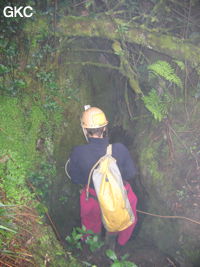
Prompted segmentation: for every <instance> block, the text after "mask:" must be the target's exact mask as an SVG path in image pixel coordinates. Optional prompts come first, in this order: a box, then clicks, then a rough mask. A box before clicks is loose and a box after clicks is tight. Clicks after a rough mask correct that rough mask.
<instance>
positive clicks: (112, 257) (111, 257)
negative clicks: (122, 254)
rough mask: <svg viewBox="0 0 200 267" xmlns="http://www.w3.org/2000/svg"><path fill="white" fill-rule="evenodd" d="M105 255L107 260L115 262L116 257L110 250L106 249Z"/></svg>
mask: <svg viewBox="0 0 200 267" xmlns="http://www.w3.org/2000/svg"><path fill="white" fill-rule="evenodd" d="M106 255H107V256H108V258H110V259H111V260H113V261H116V260H117V255H116V254H115V252H114V251H113V250H111V249H107V250H106Z"/></svg>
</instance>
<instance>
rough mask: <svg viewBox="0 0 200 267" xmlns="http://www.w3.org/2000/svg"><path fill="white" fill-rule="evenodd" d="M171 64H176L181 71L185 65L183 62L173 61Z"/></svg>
mask: <svg viewBox="0 0 200 267" xmlns="http://www.w3.org/2000/svg"><path fill="white" fill-rule="evenodd" d="M173 62H174V63H176V64H177V65H178V67H179V68H180V69H181V70H184V69H185V64H184V63H183V61H180V60H173Z"/></svg>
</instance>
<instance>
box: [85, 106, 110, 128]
mask: <svg viewBox="0 0 200 267" xmlns="http://www.w3.org/2000/svg"><path fill="white" fill-rule="evenodd" d="M107 124H108V121H107V119H106V116H105V114H104V112H103V111H102V110H101V109H99V108H96V107H90V108H88V109H87V110H85V111H84V112H83V114H82V117H81V126H82V127H83V128H93V129H94V128H100V127H103V126H106V125H107Z"/></svg>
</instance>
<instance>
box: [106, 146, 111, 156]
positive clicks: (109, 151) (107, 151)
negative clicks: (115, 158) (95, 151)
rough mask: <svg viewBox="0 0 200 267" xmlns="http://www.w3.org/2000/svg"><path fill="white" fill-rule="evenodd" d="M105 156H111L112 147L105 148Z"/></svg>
mask: <svg viewBox="0 0 200 267" xmlns="http://www.w3.org/2000/svg"><path fill="white" fill-rule="evenodd" d="M106 155H109V156H112V145H111V144H110V145H108V146H107V150H106Z"/></svg>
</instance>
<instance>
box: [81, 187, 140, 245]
mask: <svg viewBox="0 0 200 267" xmlns="http://www.w3.org/2000/svg"><path fill="white" fill-rule="evenodd" d="M125 189H126V191H127V195H128V199H129V202H130V205H131V208H132V210H133V213H134V215H135V221H134V223H133V224H132V225H130V226H129V227H128V228H126V229H125V230H123V231H120V232H118V238H117V242H118V243H119V244H120V245H122V246H123V245H125V244H126V242H127V241H128V240H129V238H130V237H131V234H132V232H133V230H134V228H135V225H136V223H137V213H136V205H137V197H136V195H135V193H134V192H133V191H132V188H131V186H130V184H129V183H126V185H125ZM89 193H90V197H89V199H88V200H86V189H85V188H84V189H83V190H82V192H81V195H80V207H81V224H82V225H84V226H85V227H86V229H87V230H92V231H93V232H94V233H96V234H98V233H100V232H101V228H102V220H101V210H100V207H99V203H98V200H97V198H96V192H95V190H94V189H92V188H90V189H89Z"/></svg>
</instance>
